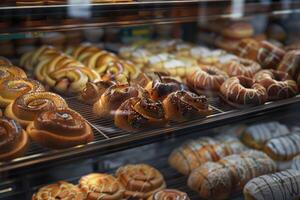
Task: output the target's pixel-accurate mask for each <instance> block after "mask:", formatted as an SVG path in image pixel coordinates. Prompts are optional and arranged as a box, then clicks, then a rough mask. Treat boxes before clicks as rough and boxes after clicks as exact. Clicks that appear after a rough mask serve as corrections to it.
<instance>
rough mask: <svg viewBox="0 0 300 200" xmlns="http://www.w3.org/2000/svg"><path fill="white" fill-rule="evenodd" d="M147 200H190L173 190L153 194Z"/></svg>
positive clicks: (184, 194)
mask: <svg viewBox="0 0 300 200" xmlns="http://www.w3.org/2000/svg"><path fill="white" fill-rule="evenodd" d="M148 200H190V198H189V196H188V195H187V194H186V193H185V192H181V191H179V190H174V189H164V190H160V191H158V192H155V193H154V194H153V195H152V196H150V197H149V198H148Z"/></svg>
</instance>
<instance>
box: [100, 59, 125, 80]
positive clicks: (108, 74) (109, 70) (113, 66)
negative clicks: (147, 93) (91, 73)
mask: <svg viewBox="0 0 300 200" xmlns="http://www.w3.org/2000/svg"><path fill="white" fill-rule="evenodd" d="M100 71H101V72H100ZM98 73H100V74H101V78H102V79H103V80H114V81H117V82H120V83H127V78H128V77H129V72H128V71H127V70H126V69H125V67H124V65H123V64H122V62H120V61H110V62H108V63H106V65H103V66H102V67H101V70H100V69H98Z"/></svg>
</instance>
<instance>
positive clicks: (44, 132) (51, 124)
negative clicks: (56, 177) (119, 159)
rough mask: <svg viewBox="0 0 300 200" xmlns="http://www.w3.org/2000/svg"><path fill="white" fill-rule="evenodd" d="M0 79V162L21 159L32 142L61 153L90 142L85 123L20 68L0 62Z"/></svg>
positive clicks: (91, 135)
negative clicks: (62, 150)
mask: <svg viewBox="0 0 300 200" xmlns="http://www.w3.org/2000/svg"><path fill="white" fill-rule="evenodd" d="M0 76H1V79H0V88H1V89H0V107H1V108H3V109H4V116H3V117H1V115H2V112H0V113H1V115H0V135H1V144H0V161H7V160H11V159H14V158H17V157H20V156H22V155H24V154H25V153H26V151H27V149H28V146H29V144H30V143H31V141H34V142H36V143H38V144H40V145H41V146H44V147H47V148H51V149H61V148H69V147H73V146H77V145H83V144H86V143H88V142H90V141H92V140H93V138H94V135H93V131H92V129H91V127H90V125H89V124H88V122H87V121H86V120H85V119H84V118H83V117H82V116H81V115H80V114H79V113H77V112H75V111H74V110H72V109H70V108H69V106H68V104H67V102H66V101H65V100H64V99H63V98H62V97H61V96H59V95H58V94H55V93H52V92H48V91H46V90H45V88H44V86H43V85H42V84H41V83H40V82H39V81H36V80H33V79H30V78H28V77H27V75H26V74H25V72H24V71H23V70H22V69H21V68H18V67H15V66H12V65H10V62H9V61H7V60H1V66H0Z"/></svg>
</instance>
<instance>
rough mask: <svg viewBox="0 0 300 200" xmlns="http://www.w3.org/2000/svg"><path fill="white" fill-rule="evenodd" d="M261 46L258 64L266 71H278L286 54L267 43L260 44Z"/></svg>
mask: <svg viewBox="0 0 300 200" xmlns="http://www.w3.org/2000/svg"><path fill="white" fill-rule="evenodd" d="M260 46H261V47H260V49H259V51H258V54H257V62H258V63H259V64H260V65H261V67H262V68H264V69H277V67H278V66H279V63H280V62H281V60H282V59H283V57H284V55H285V53H286V52H285V51H284V50H283V49H281V48H280V47H277V46H275V45H273V44H272V43H270V42H267V41H262V42H260Z"/></svg>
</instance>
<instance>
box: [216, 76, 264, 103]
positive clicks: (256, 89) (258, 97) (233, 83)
mask: <svg viewBox="0 0 300 200" xmlns="http://www.w3.org/2000/svg"><path fill="white" fill-rule="evenodd" d="M220 92H221V97H222V98H223V99H224V100H225V101H226V102H227V103H229V104H230V105H233V106H235V107H241V106H245V105H252V106H253V105H261V104H264V103H265V102H266V101H267V98H268V94H267V91H266V89H265V88H264V87H263V86H262V85H260V84H258V83H254V81H253V80H252V79H250V78H247V77H244V76H238V77H231V78H229V79H227V80H226V81H225V82H224V83H223V84H222V86H221V88H220Z"/></svg>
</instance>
